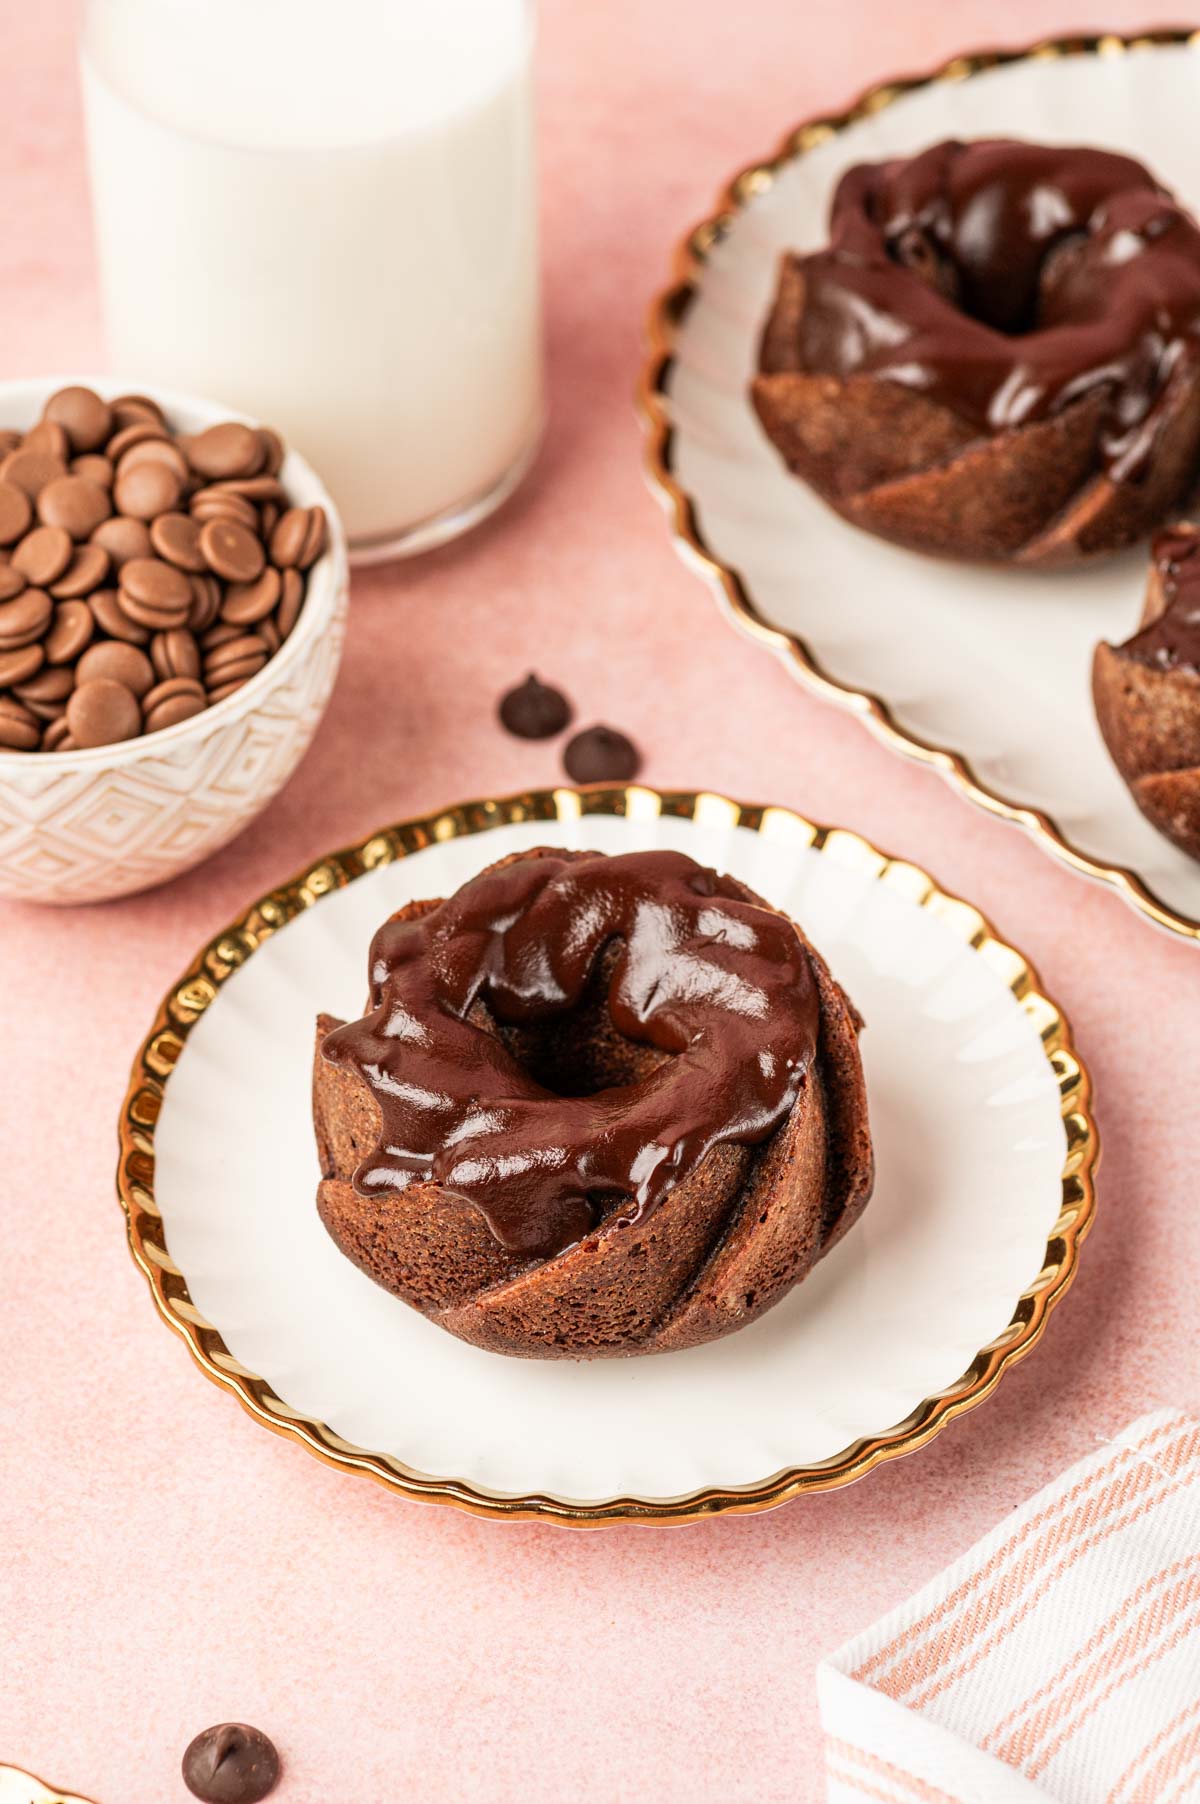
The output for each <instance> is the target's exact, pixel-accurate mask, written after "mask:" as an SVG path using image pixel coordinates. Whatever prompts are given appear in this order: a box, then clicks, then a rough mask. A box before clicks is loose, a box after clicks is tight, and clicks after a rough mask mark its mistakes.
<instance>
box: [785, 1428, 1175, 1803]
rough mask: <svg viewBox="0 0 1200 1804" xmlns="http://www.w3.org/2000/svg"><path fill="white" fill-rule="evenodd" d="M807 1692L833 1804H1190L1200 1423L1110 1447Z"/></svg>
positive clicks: (1140, 1433)
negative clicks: (816, 1713) (817, 1714)
mask: <svg viewBox="0 0 1200 1804" xmlns="http://www.w3.org/2000/svg"><path fill="white" fill-rule="evenodd" d="M818 1687H819V1692H820V1699H821V1717H822V1721H823V1723H824V1727H825V1737H826V1741H825V1757H826V1770H827V1774H828V1780H829V1794H828V1795H829V1804H863V1800H864V1799H870V1800H881V1801H882V1804H1022V1801H1024V1804H1034V1800H1039V1799H1040V1800H1042V1804H1045V1801H1046V1800H1047V1799H1056V1800H1058V1804H1184V1801H1185V1800H1192V1801H1193V1804H1196V1801H1198V1800H1200V1423H1198V1422H1197V1421H1195V1420H1194V1419H1193V1418H1192V1417H1190V1416H1187V1415H1184V1414H1181V1413H1180V1412H1179V1411H1177V1410H1162V1411H1159V1412H1158V1413H1156V1414H1155V1415H1152V1416H1144V1417H1143V1418H1142V1419H1141V1420H1140V1421H1138V1422H1134V1423H1133V1424H1132V1426H1131V1427H1129V1428H1127V1429H1126V1430H1125V1432H1124V1433H1123V1434H1121V1435H1119V1436H1118V1437H1117V1439H1116V1440H1115V1441H1108V1442H1105V1443H1104V1445H1103V1447H1102V1448H1101V1450H1100V1451H1099V1452H1098V1453H1095V1454H1093V1455H1092V1456H1091V1457H1089V1458H1088V1459H1085V1460H1083V1461H1082V1462H1081V1463H1080V1464H1079V1465H1077V1466H1073V1467H1072V1468H1071V1470H1070V1471H1069V1472H1067V1473H1066V1474H1065V1476H1064V1477H1062V1478H1060V1479H1059V1480H1058V1481H1057V1482H1056V1483H1055V1484H1052V1485H1050V1486H1049V1487H1048V1488H1047V1489H1046V1490H1044V1491H1040V1492H1039V1493H1038V1495H1037V1496H1036V1497H1034V1498H1032V1499H1031V1501H1030V1502H1029V1503H1027V1504H1025V1505H1024V1507H1023V1508H1022V1509H1020V1510H1018V1511H1017V1512H1016V1513H1015V1514H1014V1516H1013V1517H1012V1518H1011V1519H1010V1520H1008V1521H1006V1522H1005V1524H1004V1526H1003V1527H1002V1528H999V1529H996V1530H995V1531H994V1532H993V1533H992V1534H990V1535H988V1536H987V1537H986V1539H984V1540H983V1541H980V1542H979V1544H978V1545H977V1546H976V1547H973V1548H972V1549H971V1551H970V1553H968V1554H965V1555H964V1556H963V1558H962V1559H961V1560H959V1561H957V1563H956V1564H955V1565H953V1566H951V1567H949V1568H948V1569H947V1571H945V1572H943V1573H942V1574H941V1576H940V1577H939V1578H936V1579H934V1581H933V1583H932V1584H930V1585H927V1586H926V1587H925V1589H924V1590H923V1591H921V1592H919V1593H918V1595H917V1596H916V1597H914V1598H912V1599H910V1601H909V1602H908V1603H906V1604H903V1605H902V1606H901V1607H900V1609H898V1610H896V1611H894V1612H893V1613H892V1615H890V1616H887V1617H885V1618H884V1619H883V1621H882V1622H878V1623H876V1624H875V1626H874V1627H873V1628H870V1629H868V1630H867V1631H866V1632H865V1634H862V1635H859V1636H857V1637H856V1638H855V1639H854V1640H853V1641H851V1642H848V1643H847V1645H846V1646H845V1647H843V1648H841V1649H840V1650H839V1651H838V1652H837V1653H836V1654H834V1655H833V1656H832V1657H831V1658H830V1659H828V1660H825V1661H823V1662H822V1664H821V1667H820V1670H819V1673H818Z"/></svg>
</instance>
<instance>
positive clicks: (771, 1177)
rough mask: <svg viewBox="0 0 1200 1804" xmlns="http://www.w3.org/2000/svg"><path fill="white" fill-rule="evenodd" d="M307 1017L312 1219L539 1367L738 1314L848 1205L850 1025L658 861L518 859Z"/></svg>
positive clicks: (767, 1299)
mask: <svg viewBox="0 0 1200 1804" xmlns="http://www.w3.org/2000/svg"><path fill="white" fill-rule="evenodd" d="M369 969H370V998H369V1004H368V1012H367V1013H366V1015H365V1016H364V1017H363V1019H362V1020H360V1021H355V1022H353V1023H350V1024H349V1025H343V1024H339V1023H338V1022H335V1021H333V1020H331V1019H330V1018H328V1017H322V1018H321V1020H320V1021H319V1022H318V1024H317V1056H316V1061H315V1068H314V1081H313V1114H314V1122H315V1126H316V1136H317V1148H318V1152H319V1155H320V1162H321V1183H320V1187H319V1191H318V1208H319V1211H320V1215H321V1219H322V1221H323V1222H324V1224H325V1226H326V1228H327V1229H328V1230H329V1233H330V1234H331V1235H332V1237H333V1239H334V1241H335V1242H336V1244H337V1245H338V1247H339V1248H340V1249H341V1251H342V1252H343V1253H345V1254H346V1256H347V1257H348V1258H350V1259H352V1260H353V1261H354V1262H355V1264H356V1265H359V1266H361V1268H362V1269H363V1271H365V1272H366V1273H367V1274H368V1275H369V1276H370V1277H372V1278H374V1279H375V1280H376V1282H377V1283H379V1284H382V1285H383V1286H384V1287H385V1288H386V1289H387V1290H390V1291H392V1292H394V1294H395V1295H396V1296H398V1297H402V1298H403V1299H404V1301H405V1302H406V1303H410V1304H411V1305H412V1306H413V1307H414V1308H416V1309H419V1310H421V1311H422V1312H423V1313H424V1314H425V1315H427V1316H429V1317H430V1318H431V1319H432V1320H434V1321H436V1322H438V1323H440V1324H441V1326H442V1327H444V1328H447V1329H449V1330H450V1332H451V1333H452V1334H456V1335H458V1336H460V1337H461V1338H462V1339H463V1340H467V1341H472V1342H474V1343H475V1345H477V1346H480V1347H485V1348H489V1349H491V1350H493V1351H496V1352H500V1353H515V1354H522V1355H525V1356H528V1357H534V1358H543V1359H559V1358H574V1359H586V1358H594V1357H597V1356H601V1355H616V1354H632V1353H652V1352H661V1351H665V1350H667V1349H670V1348H678V1347H689V1346H694V1345H696V1344H697V1343H698V1342H701V1341H707V1340H713V1339H715V1338H717V1336H719V1335H723V1334H729V1333H731V1332H732V1331H733V1330H734V1329H736V1328H740V1327H742V1326H744V1325H745V1324H746V1323H747V1322H751V1321H753V1320H754V1319H755V1317H756V1316H759V1315H761V1314H762V1313H763V1311H764V1310H766V1309H769V1308H770V1307H771V1305H772V1304H773V1303H776V1302H778V1301H779V1299H780V1298H781V1297H782V1296H784V1295H785V1294H786V1293H787V1292H788V1291H789V1290H790V1289H791V1288H792V1286H793V1285H794V1284H796V1283H797V1282H798V1281H799V1280H800V1279H801V1278H803V1277H804V1276H805V1274H806V1273H807V1272H809V1271H810V1270H811V1269H812V1267H813V1266H814V1265H815V1263H816V1262H817V1260H818V1259H820V1258H821V1257H822V1255H823V1254H824V1253H826V1252H827V1251H828V1250H829V1248H830V1247H831V1246H832V1245H833V1244H834V1242H835V1241H836V1240H838V1239H839V1238H840V1237H841V1235H843V1234H844V1233H845V1232H846V1230H847V1229H848V1228H849V1227H850V1226H851V1224H852V1223H853V1222H854V1221H855V1220H856V1219H857V1218H858V1216H859V1214H860V1213H861V1212H862V1209H863V1208H864V1206H865V1204H866V1202H867V1199H868V1197H869V1195H870V1191H871V1183H872V1175H873V1167H872V1155H871V1140H870V1133H869V1129H868V1125H867V1103H866V1095H865V1092H864V1088H863V1074H862V1064H861V1061H860V1058H859V1052H858V1031H859V1028H860V1026H861V1022H860V1021H859V1018H858V1016H857V1015H856V1013H855V1011H854V1008H853V1005H852V1004H851V1003H850V1002H849V1001H848V999H847V998H846V996H845V995H844V994H843V992H842V991H841V989H840V988H839V987H838V985H837V984H836V983H835V982H834V981H833V979H832V977H831V976H830V975H829V972H828V970H827V969H826V967H825V964H824V962H823V961H822V959H821V958H820V957H819V955H818V954H817V953H816V952H815V951H814V950H813V948H812V947H811V946H810V945H809V944H808V942H807V940H806V939H805V938H804V936H803V934H802V933H801V932H800V930H799V928H798V927H796V926H795V925H794V924H793V923H792V922H791V921H789V920H788V919H787V918H786V916H784V915H782V914H780V913H779V912H778V911H777V910H775V909H773V908H771V907H770V906H769V905H768V904H767V903H765V902H763V901H761V900H760V899H759V898H758V897H757V896H755V895H754V894H753V893H752V892H751V891H750V890H748V889H746V888H745V887H744V885H742V884H741V883H738V882H736V881H735V880H734V879H733V878H731V877H723V876H718V875H717V874H716V873H715V872H713V871H711V870H706V869H704V868H703V867H702V866H700V865H698V864H696V863H694V862H693V861H692V859H690V858H687V857H685V856H684V855H683V854H682V853H679V852H669V851H649V852H636V853H629V854H626V855H623V856H620V857H606V856H604V855H602V854H600V853H588V852H564V851H555V850H552V849H548V848H540V849H539V850H537V851H535V852H530V853H528V854H521V855H517V856H515V857H512V858H507V859H503V860H501V861H500V862H499V863H498V864H494V865H492V866H491V867H490V868H489V869H488V870H486V871H484V872H483V873H482V875H480V876H479V877H476V878H474V879H473V880H472V881H471V882H469V883H467V884H465V885H464V886H463V888H462V889H460V890H459V891H458V892H457V893H456V894H455V895H454V896H452V897H451V898H450V899H449V900H448V901H428V902H412V903H410V904H409V905H408V906H407V907H405V908H402V909H401V910H400V911H399V913H398V914H395V915H393V916H392V918H391V919H390V920H389V921H387V922H385V923H384V925H383V926H382V927H381V928H380V930H379V932H378V933H377V934H376V935H375V939H374V941H373V943H372V946H371V951H370V962H369Z"/></svg>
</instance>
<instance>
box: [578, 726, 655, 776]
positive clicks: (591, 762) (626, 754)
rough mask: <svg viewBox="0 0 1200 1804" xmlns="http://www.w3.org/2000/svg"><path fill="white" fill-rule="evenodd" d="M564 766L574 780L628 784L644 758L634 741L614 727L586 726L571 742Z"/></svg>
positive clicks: (635, 774)
mask: <svg viewBox="0 0 1200 1804" xmlns="http://www.w3.org/2000/svg"><path fill="white" fill-rule="evenodd" d="M563 766H564V768H565V770H566V773H567V775H568V777H570V779H571V781H572V782H573V783H628V782H629V781H630V779H631V778H633V777H636V776H637V774H638V771H639V770H640V769H641V766H642V761H641V758H640V756H639V755H638V750H637V747H636V746H635V745H634V743H633V741H632V740H630V739H626V737H625V735H624V733H618V732H617V731H616V729H615V728H614V727H605V726H594V727H585V728H584V730H583V732H582V733H576V735H575V737H574V738H573V739H571V740H569V741H568V743H567V747H566V750H565V751H564V752H563Z"/></svg>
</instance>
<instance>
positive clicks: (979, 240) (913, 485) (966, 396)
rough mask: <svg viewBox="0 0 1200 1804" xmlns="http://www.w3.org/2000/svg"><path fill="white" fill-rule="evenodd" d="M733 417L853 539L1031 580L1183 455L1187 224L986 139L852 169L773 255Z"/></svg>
mask: <svg viewBox="0 0 1200 1804" xmlns="http://www.w3.org/2000/svg"><path fill="white" fill-rule="evenodd" d="M752 392H753V400H754V405H755V408H756V409H757V411H758V415H759V418H760V419H761V421H762V423H763V425H764V427H765V428H766V431H767V433H768V435H769V436H770V438H771V440H772V441H773V443H774V444H775V446H776V448H777V450H778V451H779V452H780V453H781V454H782V456H783V458H784V460H785V462H786V463H787V464H788V466H789V467H790V468H791V469H792V470H793V471H794V472H795V473H796V474H797V475H798V476H802V477H803V478H804V479H805V481H807V482H809V483H810V484H811V485H812V487H813V488H814V489H816V491H817V493H818V494H820V495H821V496H823V498H824V499H825V500H826V501H827V502H829V503H830V505H831V506H833V507H834V508H836V509H837V511H838V512H839V513H840V514H842V515H844V517H845V518H846V519H847V520H850V521H852V522H853V523H854V524H855V525H856V526H862V527H865V528H866V530H867V531H868V532H873V533H877V534H878V535H879V536H880V537H882V538H885V539H891V540H894V541H895V542H896V543H897V544H900V545H908V546H911V547H912V548H914V549H915V550H918V551H925V552H931V553H935V554H938V555H941V556H947V557H961V558H978V559H985V560H988V561H993V562H1006V563H1007V562H1011V563H1015V564H1022V565H1040V566H1051V565H1060V564H1070V563H1074V562H1076V561H1077V560H1079V559H1081V558H1086V557H1091V556H1095V555H1097V554H1099V553H1102V552H1110V551H1114V550H1117V549H1118V548H1120V547H1122V546H1125V545H1128V544H1130V543H1131V542H1132V541H1133V540H1135V539H1137V538H1139V537H1141V536H1142V535H1143V534H1145V533H1147V532H1149V531H1151V530H1152V529H1153V528H1154V527H1156V526H1158V525H1160V524H1161V523H1162V522H1163V521H1164V520H1165V519H1167V518H1168V517H1169V516H1170V514H1171V512H1172V510H1173V509H1175V508H1176V507H1177V506H1178V505H1179V503H1180V501H1181V499H1182V497H1183V495H1184V494H1185V492H1186V491H1187V490H1188V488H1189V487H1190V485H1191V483H1192V481H1193V479H1194V476H1195V469H1196V462H1197V455H1198V453H1200V228H1198V227H1197V225H1196V223H1195V221H1194V220H1193V219H1192V218H1191V216H1190V214H1188V213H1186V212H1185V211H1184V209H1183V208H1182V207H1181V206H1180V205H1179V204H1178V203H1177V202H1176V201H1175V200H1173V199H1172V197H1171V195H1170V194H1168V193H1167V192H1166V190H1165V189H1163V188H1162V187H1160V186H1159V184H1158V183H1157V182H1156V181H1155V179H1154V177H1153V176H1152V175H1150V174H1149V172H1148V171H1147V170H1146V169H1144V168H1143V167H1142V165H1141V164H1140V163H1136V162H1134V161H1133V160H1132V159H1131V158H1130V157H1125V156H1117V155H1115V154H1113V153H1111V152H1108V151H1101V150H1088V149H1069V148H1064V147H1062V146H1054V147H1044V146H1042V145H1037V144H1022V143H1017V142H1014V141H1012V140H1009V139H987V140H981V141H979V142H977V143H966V144H964V143H958V142H954V141H952V142H948V143H944V144H937V145H934V146H933V148H932V149H930V150H926V151H924V152H923V153H922V154H921V155H920V156H916V157H911V158H897V159H895V160H894V161H891V162H887V163H864V164H861V165H859V166H858V167H857V168H854V169H851V170H849V171H848V173H847V174H846V175H844V176H843V177H842V179H841V181H840V182H839V183H838V187H837V190H836V193H835V195H834V199H833V207H832V212H831V219H830V242H829V244H828V245H827V246H826V248H825V249H823V250H820V251H817V252H815V253H814V254H812V255H810V256H797V255H788V256H787V257H785V259H784V262H783V267H782V271H781V274H780V278H779V285H778V289H777V292H776V295H775V301H774V306H773V308H772V311H771V314H770V318H769V319H768V322H767V326H766V329H765V332H764V335H763V340H762V346H761V351H760V358H759V373H758V375H757V376H756V377H755V379H754V382H753V390H752Z"/></svg>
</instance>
